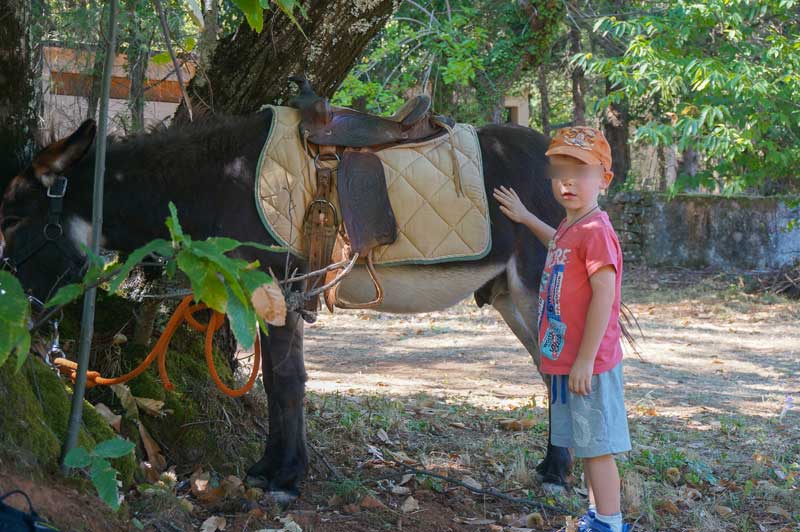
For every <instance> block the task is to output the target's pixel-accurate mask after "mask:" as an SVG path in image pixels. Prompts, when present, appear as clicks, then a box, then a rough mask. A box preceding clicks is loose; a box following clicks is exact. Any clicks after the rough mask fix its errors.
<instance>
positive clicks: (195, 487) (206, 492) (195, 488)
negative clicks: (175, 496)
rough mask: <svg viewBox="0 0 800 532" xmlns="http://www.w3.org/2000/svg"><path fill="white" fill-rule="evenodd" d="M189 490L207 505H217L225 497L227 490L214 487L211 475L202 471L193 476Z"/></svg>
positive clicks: (190, 479)
mask: <svg viewBox="0 0 800 532" xmlns="http://www.w3.org/2000/svg"><path fill="white" fill-rule="evenodd" d="M189 488H190V489H191V491H192V495H194V496H195V497H197V500H199V501H200V502H203V503H206V504H214V503H217V502H219V501H220V500H221V499H222V498H223V496H224V495H225V490H224V489H223V488H222V486H217V487H216V488H214V487H212V486H211V475H210V474H209V473H206V472H202V471H197V472H195V473H193V474H192V476H191V477H190V478H189Z"/></svg>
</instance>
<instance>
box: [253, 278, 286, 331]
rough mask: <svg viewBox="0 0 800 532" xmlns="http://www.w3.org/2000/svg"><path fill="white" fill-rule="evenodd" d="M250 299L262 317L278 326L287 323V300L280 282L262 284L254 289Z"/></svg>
mask: <svg viewBox="0 0 800 532" xmlns="http://www.w3.org/2000/svg"><path fill="white" fill-rule="evenodd" d="M250 301H251V302H252V303H253V308H254V309H255V311H256V314H258V316H259V317H260V318H261V319H263V320H264V321H266V322H267V323H269V324H270V325H277V326H278V327H282V326H284V325H286V300H285V299H284V297H283V292H281V289H280V287H279V286H278V283H275V282H272V283H265V284H262V285H261V286H259V287H258V288H256V289H255V290H254V291H253V295H252V296H251V297H250Z"/></svg>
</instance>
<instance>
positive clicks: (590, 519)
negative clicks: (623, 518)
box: [577, 511, 631, 532]
mask: <svg viewBox="0 0 800 532" xmlns="http://www.w3.org/2000/svg"><path fill="white" fill-rule="evenodd" d="M577 525H578V532H612V529H611V526H609V525H608V524H607V523H605V522H603V521H600V520H599V519H597V517H596V515H595V513H594V512H592V511H588V512H586V513H585V514H584V515H583V516H582V517H580V518H578V522H577ZM630 530H631V525H629V524H627V523H622V532H630Z"/></svg>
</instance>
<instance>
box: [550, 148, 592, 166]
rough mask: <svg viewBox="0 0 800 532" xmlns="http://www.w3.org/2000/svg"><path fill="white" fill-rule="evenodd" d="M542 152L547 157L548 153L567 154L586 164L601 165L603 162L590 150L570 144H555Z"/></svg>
mask: <svg viewBox="0 0 800 532" xmlns="http://www.w3.org/2000/svg"><path fill="white" fill-rule="evenodd" d="M544 154H545V155H547V156H548V157H549V156H550V155H569V156H570V157H574V158H576V159H578V160H580V161H583V162H584V163H586V164H599V165H601V166H602V165H603V162H602V161H601V160H600V159H598V158H597V157H595V156H594V155H592V154H591V153H590V152H588V151H586V150H582V149H580V148H573V147H572V146H555V147H553V148H550V149H549V150H547V151H546V152H545V153H544Z"/></svg>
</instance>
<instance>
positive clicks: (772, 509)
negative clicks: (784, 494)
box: [767, 504, 792, 519]
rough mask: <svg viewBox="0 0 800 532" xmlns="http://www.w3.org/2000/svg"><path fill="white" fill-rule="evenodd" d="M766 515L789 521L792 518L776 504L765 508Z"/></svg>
mask: <svg viewBox="0 0 800 532" xmlns="http://www.w3.org/2000/svg"><path fill="white" fill-rule="evenodd" d="M767 513H769V514H773V515H779V516H781V517H783V518H784V519H791V518H792V516H791V514H789V512H788V511H786V509H785V508H782V507H780V506H778V505H777V504H770V505H769V506H767Z"/></svg>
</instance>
